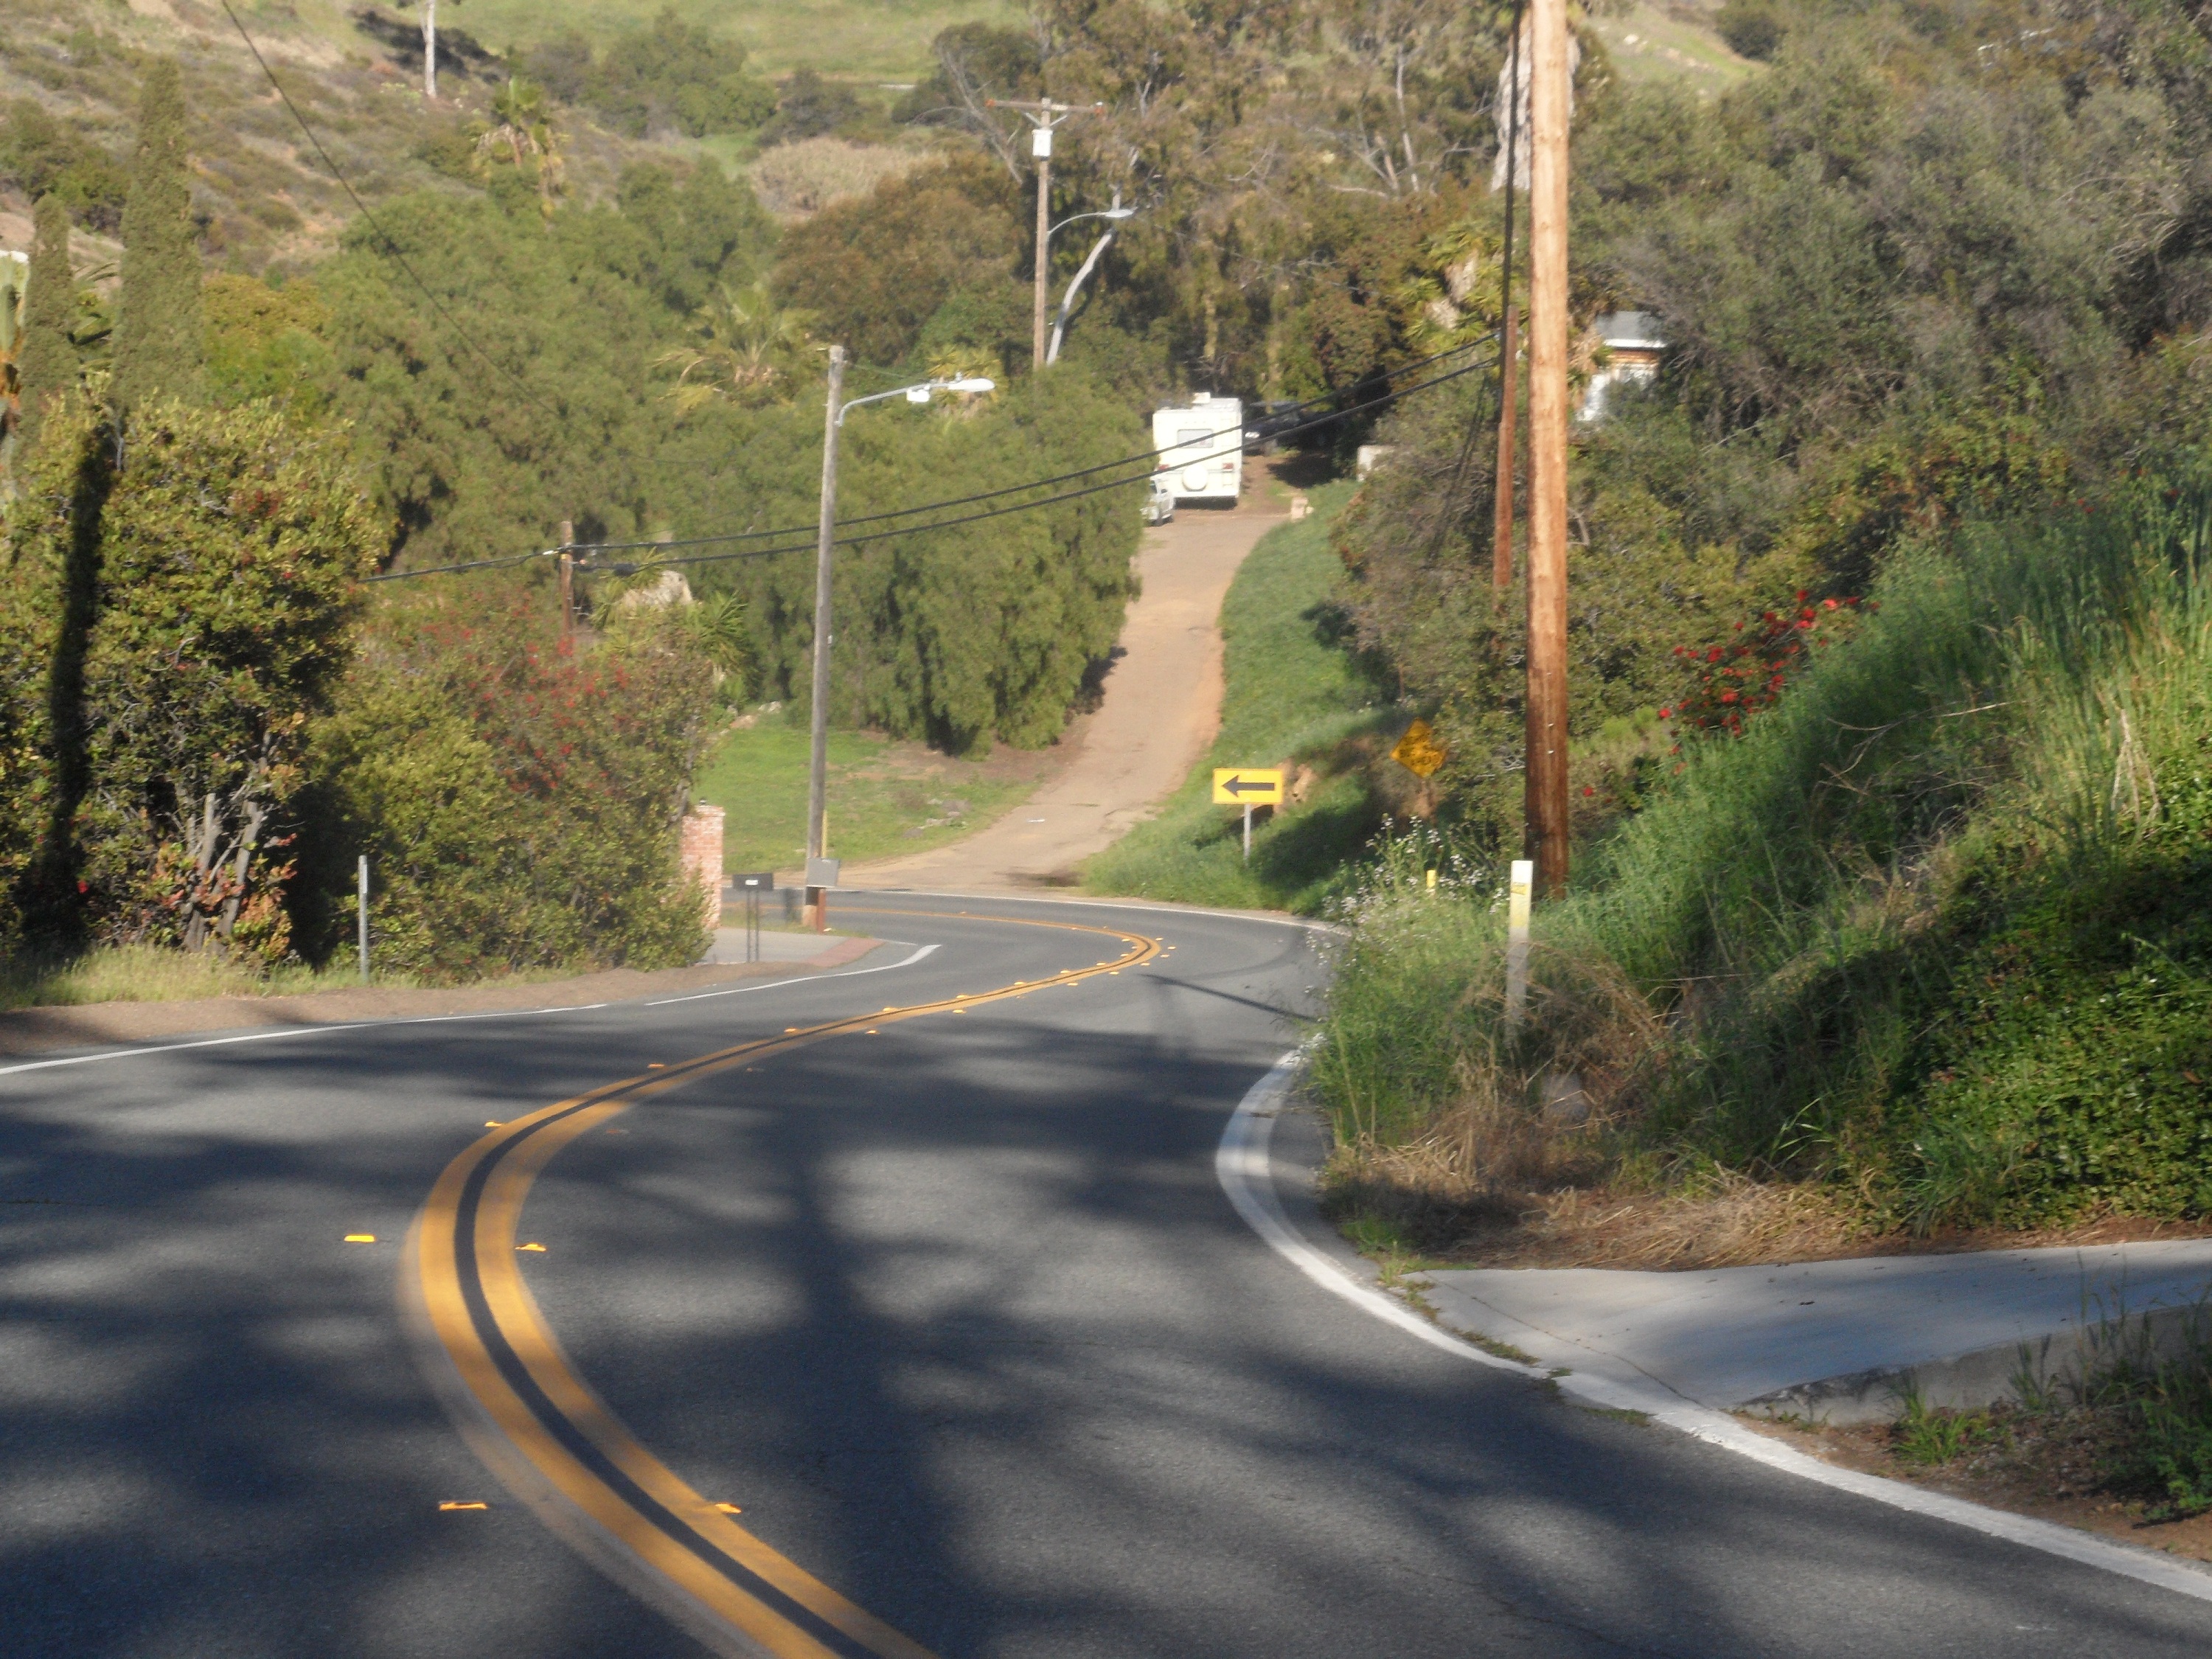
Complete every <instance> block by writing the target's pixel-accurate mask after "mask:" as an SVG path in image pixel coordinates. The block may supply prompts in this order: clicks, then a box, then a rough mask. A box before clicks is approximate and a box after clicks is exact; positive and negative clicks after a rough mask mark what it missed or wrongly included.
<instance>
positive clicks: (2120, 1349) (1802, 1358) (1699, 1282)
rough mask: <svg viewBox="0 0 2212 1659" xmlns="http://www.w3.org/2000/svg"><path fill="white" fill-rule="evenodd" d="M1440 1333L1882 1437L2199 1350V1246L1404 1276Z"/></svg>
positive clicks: (2202, 1277)
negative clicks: (1942, 1416)
mask: <svg viewBox="0 0 2212 1659" xmlns="http://www.w3.org/2000/svg"><path fill="white" fill-rule="evenodd" d="M1407 1283H1408V1284H1409V1285H1414V1286H1416V1287H1418V1288H1419V1290H1420V1291H1421V1294H1422V1296H1423V1298H1424V1300H1425V1302H1426V1303H1427V1304H1428V1306H1429V1307H1430V1308H1431V1310H1433V1311H1434V1313H1435V1314H1436V1316H1437V1321H1438V1322H1439V1323H1441V1324H1442V1325H1443V1326H1444V1327H1445V1328H1447V1329H1450V1330H1454V1331H1456V1332H1458V1333H1460V1334H1462V1335H1467V1336H1471V1337H1474V1338H1475V1339H1477V1340H1486V1341H1489V1342H1492V1343H1497V1342H1503V1343H1506V1344H1509V1345H1510V1346H1513V1347H1515V1348H1517V1349H1520V1350H1521V1351H1522V1352H1525V1353H1527V1354H1528V1355H1530V1356H1531V1357H1533V1358H1534V1359H1536V1360H1537V1361H1538V1362H1539V1363H1540V1364H1544V1365H1546V1366H1549V1367H1560V1366H1565V1367H1568V1368H1570V1369H1571V1370H1575V1371H1577V1372H1578V1373H1581V1374H1583V1375H1585V1376H1587V1375H1591V1374H1596V1375H1599V1376H1607V1377H1610V1378H1613V1380H1615V1381H1618V1382H1620V1383H1625V1384H1627V1385H1629V1386H1632V1387H1635V1388H1639V1389H1645V1390H1648V1389H1650V1387H1651V1385H1652V1384H1654V1383H1656V1384H1658V1385H1659V1386H1660V1387H1661V1388H1663V1389H1666V1390H1668V1392H1669V1393H1671V1394H1673V1395H1676V1396H1678V1397H1680V1399H1682V1400H1684V1401H1689V1402H1692V1403H1694V1404H1698V1405H1701V1406H1708V1407H1714V1408H1716V1409H1718V1410H1722V1411H1752V1412H1757V1413H1762V1414H1765V1415H1771V1416H1783V1415H1790V1416H1797V1417H1804V1418H1809V1419H1815V1420H1819V1421H1824V1422H1830V1423H1845V1424H1848V1423H1869V1422H1886V1421H1888V1420H1891V1419H1894V1418H1896V1417H1898V1416H1899V1415H1900V1414H1901V1413H1903V1412H1904V1410H1905V1403H1906V1401H1907V1400H1908V1399H1910V1398H1911V1397H1912V1396H1913V1395H1917V1396H1918V1397H1919V1399H1920V1400H1921V1401H1923V1402H1924V1403H1926V1404H1928V1405H1930V1406H1950V1407H1980V1406H1988V1405H1993V1404H1996V1403H1997V1402H2000V1401H2013V1402H2015V1403H2021V1404H2032V1403H2037V1402H2038V1401H2041V1400H2048V1399H2052V1398H2059V1399H2065V1398H2070V1397H2072V1396H2073V1395H2075V1393H2078V1391H2079V1390H2080V1389H2081V1388H2082V1387H2083V1385H2084V1383H2086V1382H2087V1381H2088V1380H2089V1379H2091V1378H2093V1377H2094V1376H2096V1375H2098V1374H2099V1373H2100V1372H2104V1371H2108V1370H2111V1369H2112V1366H2113V1365H2114V1364H2117V1363H2120V1362H2123V1361H2133V1362H2135V1363H2137V1364H2141V1363H2143V1362H2145V1361H2147V1360H2148V1359H2150V1358H2154V1357H2157V1356H2162V1355H2170V1354H2172V1353H2175V1352H2179V1351H2180V1350H2181V1349H2183V1348H2185V1346H2188V1345H2189V1344H2190V1343H2191V1341H2198V1342H2202V1341H2204V1340H2212V1304H2208V1301H2207V1298H2208V1297H2209V1296H2212V1239H2183V1240H2175V1241H2172V1242H2166V1243H2147V1244H2113V1245H2102V1246H2098V1247H2095V1248H2093V1249H2039V1250H2004V1251H1986V1252H1973V1253H1968V1254H1961V1255H1922V1256H1881V1257H1875V1258H1872V1259H1862V1260H1857V1261H1815V1262H1808V1263H1803V1264H1801V1265H1798V1266H1795V1267H1723V1268H1716V1269H1710V1270H1707V1271H1705V1272H1701V1273H1628V1272H1620V1271H1615V1270H1611V1269H1605V1268H1589V1267H1583V1268H1565V1269H1542V1268H1536V1269H1515V1268H1474V1269H1452V1270H1448V1271H1438V1272H1435V1273H1425V1274H1419V1275H1408V1277H1407Z"/></svg>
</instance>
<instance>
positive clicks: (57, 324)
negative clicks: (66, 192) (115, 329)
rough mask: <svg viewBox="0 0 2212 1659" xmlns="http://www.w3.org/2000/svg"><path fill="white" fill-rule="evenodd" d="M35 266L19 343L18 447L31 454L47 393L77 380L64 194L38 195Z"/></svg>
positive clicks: (58, 391) (26, 290)
mask: <svg viewBox="0 0 2212 1659" xmlns="http://www.w3.org/2000/svg"><path fill="white" fill-rule="evenodd" d="M35 223H36V234H35V235H34V236H33V240H32V242H31V266H30V271H29V274H28V278H27V282H26V284H25V287H24V291H23V320H22V334H21V338H20V340H19V342H18V343H17V345H16V348H15V390H16V397H17V401H18V413H17V417H16V423H15V453H16V454H17V456H19V457H21V456H25V455H28V454H29V453H30V452H31V449H32V447H33V445H35V444H36V443H37V442H38V437H39V422H40V415H41V413H42V411H43V410H44V409H45V407H46V403H47V401H48V400H49V399H51V398H54V397H55V396H57V395H59V394H63V393H66V392H70V391H72V390H74V389H75V387H76V376H77V365H76V344H75V343H74V342H73V341H72V340H71V339H70V325H71V323H72V322H73V321H74V320H75V319H76V271H75V270H74V269H73V268H72V267H71V265H70V227H69V214H68V211H67V210H66V209H64V207H63V205H62V202H61V198H60V197H57V196H46V197H40V202H39V205H38V209H37V212H36V220H35Z"/></svg>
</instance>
